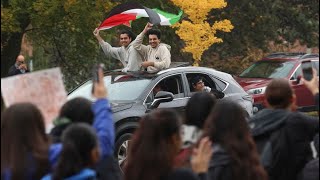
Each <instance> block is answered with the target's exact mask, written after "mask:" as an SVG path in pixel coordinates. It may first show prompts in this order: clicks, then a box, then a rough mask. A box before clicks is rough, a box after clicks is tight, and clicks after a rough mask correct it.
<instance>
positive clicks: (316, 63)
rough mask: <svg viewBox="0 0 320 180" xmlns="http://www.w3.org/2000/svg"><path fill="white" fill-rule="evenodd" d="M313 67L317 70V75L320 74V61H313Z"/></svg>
mask: <svg viewBox="0 0 320 180" xmlns="http://www.w3.org/2000/svg"><path fill="white" fill-rule="evenodd" d="M311 63H312V67H313V68H315V69H316V70H317V75H318V76H319V61H311Z"/></svg>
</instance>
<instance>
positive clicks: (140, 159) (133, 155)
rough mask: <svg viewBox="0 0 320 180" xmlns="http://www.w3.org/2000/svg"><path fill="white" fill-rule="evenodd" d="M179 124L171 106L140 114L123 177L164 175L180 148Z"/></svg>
mask: <svg viewBox="0 0 320 180" xmlns="http://www.w3.org/2000/svg"><path fill="white" fill-rule="evenodd" d="M180 127H181V120H180V117H179V115H178V114H177V113H176V112H175V111H172V110H168V109H167V110H165V109H162V110H159V109H157V110H154V111H152V112H151V113H150V114H147V115H146V116H144V117H143V118H142V119H141V120H140V126H139V128H138V129H137V130H136V131H135V133H134V135H133V137H132V141H131V144H130V147H129V148H130V149H129V154H128V162H127V164H126V166H125V172H124V176H125V178H124V179H125V180H129V179H130V180H147V179H152V180H160V179H163V178H164V176H166V175H168V173H169V172H170V171H171V170H172V168H173V159H174V156H175V155H176V154H177V153H178V152H179V150H180V146H181V138H180ZM150 164H152V165H150Z"/></svg>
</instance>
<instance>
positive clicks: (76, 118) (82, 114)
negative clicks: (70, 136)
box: [50, 97, 94, 143]
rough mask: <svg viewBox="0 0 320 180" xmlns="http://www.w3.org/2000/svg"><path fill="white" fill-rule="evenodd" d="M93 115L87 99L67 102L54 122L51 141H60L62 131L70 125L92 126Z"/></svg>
mask: <svg viewBox="0 0 320 180" xmlns="http://www.w3.org/2000/svg"><path fill="white" fill-rule="evenodd" d="M93 120H94V114H93V111H92V109H91V102H90V101H89V100H88V99H85V98H81V97H77V98H74V99H71V100H69V101H67V102H66V103H65V104H64V105H63V106H62V107H61V109H60V113H59V117H58V118H57V119H56V120H54V125H55V127H54V128H53V129H52V130H51V132H50V135H51V136H52V141H53V142H55V143H58V142H60V141H61V135H62V133H63V131H64V130H65V129H66V128H67V127H68V126H69V125H70V124H71V123H78V122H83V123H87V124H89V125H92V124H93Z"/></svg>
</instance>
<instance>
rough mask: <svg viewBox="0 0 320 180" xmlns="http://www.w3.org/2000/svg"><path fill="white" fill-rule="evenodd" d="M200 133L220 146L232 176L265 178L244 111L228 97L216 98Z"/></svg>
mask: <svg viewBox="0 0 320 180" xmlns="http://www.w3.org/2000/svg"><path fill="white" fill-rule="evenodd" d="M204 134H205V136H209V137H210V139H211V141H212V142H213V144H214V145H215V144H216V145H217V144H219V145H221V146H222V148H223V149H224V150H225V151H226V153H227V154H228V155H229V156H230V159H231V163H230V165H231V167H232V170H233V177H234V178H235V177H236V178H237V179H239V180H256V179H266V173H265V171H264V169H263V167H262V165H261V164H260V162H259V157H258V152H257V150H256V146H255V143H254V141H253V139H252V137H251V135H250V132H249V127H248V124H247V122H246V113H245V110H244V109H243V108H242V107H241V106H240V105H239V104H237V103H236V102H233V101H229V100H220V101H218V102H217V103H216V104H215V106H214V108H213V110H212V112H211V113H210V115H209V117H208V119H207V120H206V124H205V133H204ZM214 156H215V155H213V158H214ZM213 163H214V162H213Z"/></svg>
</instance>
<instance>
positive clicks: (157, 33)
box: [147, 29, 161, 39]
mask: <svg viewBox="0 0 320 180" xmlns="http://www.w3.org/2000/svg"><path fill="white" fill-rule="evenodd" d="M149 35H156V36H157V37H158V39H161V31H160V30H159V29H149V30H148V32H147V36H149Z"/></svg>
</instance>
